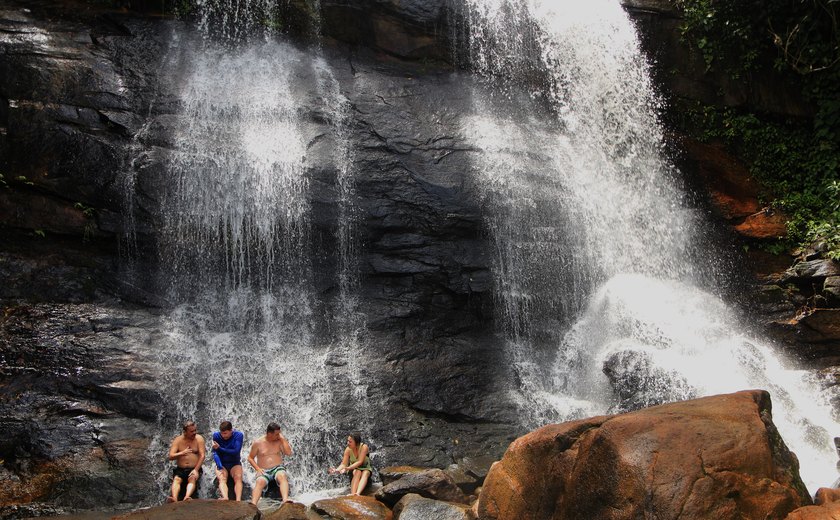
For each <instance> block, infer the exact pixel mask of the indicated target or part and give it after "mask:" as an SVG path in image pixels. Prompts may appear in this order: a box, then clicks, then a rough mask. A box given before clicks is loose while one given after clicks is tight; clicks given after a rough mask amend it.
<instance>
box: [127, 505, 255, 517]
mask: <svg viewBox="0 0 840 520" xmlns="http://www.w3.org/2000/svg"><path fill="white" fill-rule="evenodd" d="M184 518H200V519H201V520H259V518H260V511H259V509H257V506H255V505H253V504H251V503H249V502H231V501H227V500H191V501H189V502H177V503H174V504H165V505H162V506H158V507H152V508H150V509H142V510H140V511H134V512H132V513H128V514H125V515H121V516H117V517H114V519H115V520H179V519H184Z"/></svg>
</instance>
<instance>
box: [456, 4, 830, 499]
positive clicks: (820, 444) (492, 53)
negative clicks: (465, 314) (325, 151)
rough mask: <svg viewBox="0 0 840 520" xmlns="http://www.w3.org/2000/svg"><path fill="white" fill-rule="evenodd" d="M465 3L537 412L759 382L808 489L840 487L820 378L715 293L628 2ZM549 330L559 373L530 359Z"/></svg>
mask: <svg viewBox="0 0 840 520" xmlns="http://www.w3.org/2000/svg"><path fill="white" fill-rule="evenodd" d="M468 4H469V13H470V16H469V26H470V33H469V51H470V58H471V63H472V65H473V67H474V68H475V69H476V70H477V72H479V73H480V74H482V75H484V76H485V77H486V78H487V82H488V87H487V90H486V91H478V90H477V91H476V92H475V105H474V111H473V113H472V114H471V115H468V116H466V117H465V119H464V125H463V126H464V133H465V135H466V136H467V137H468V139H469V140H470V141H472V142H473V143H474V144H475V146H476V147H477V148H478V149H479V150H480V151H481V152H482V153H481V154H479V156H478V157H479V158H478V159H477V164H476V171H477V173H476V174H477V175H478V182H479V185H480V186H481V187H482V189H483V194H484V197H485V198H486V199H487V201H488V205H489V207H490V208H491V212H490V213H491V215H492V216H491V217H489V219H488V226H489V228H490V230H491V232H492V233H493V237H494V240H495V243H496V244H497V247H496V249H497V257H496V266H495V272H496V286H497V300H498V302H499V307H500V309H501V314H502V318H503V319H504V321H505V325H506V329H507V330H506V332H507V334H508V336H509V338H510V339H509V344H510V350H511V358H512V361H513V363H514V365H515V366H516V367H517V369H518V372H519V376H520V379H521V380H522V384H523V388H522V390H523V393H524V394H525V395H526V397H527V399H528V401H527V403H526V406H527V407H528V408H529V410H528V411H529V412H530V413H529V415H530V417H531V418H532V419H531V420H532V421H534V422H542V421H545V420H547V419H551V420H557V419H558V418H559V419H561V420H562V419H572V418H576V417H580V416H585V415H593V414H596V413H605V412H607V411H610V410H613V411H615V410H620V409H629V408H635V407H639V406H646V405H650V404H656V403H660V402H664V401H670V400H678V399H685V398H690V397H694V396H701V395H710V394H716V393H721V392H731V391H735V390H743V389H748V388H765V389H767V390H769V391H770V392H771V395H772V397H773V402H774V422H775V423H776V425H777V426H778V428H779V430H780V431H781V433H782V435H783V437H784V439H785V441H786V442H787V444H788V445H789V446H790V447H791V449H792V450H793V451H795V452H796V453H797V455H798V456H799V459H800V462H801V466H802V467H801V475H802V477H803V480H804V481H805V483H806V485H807V486H808V487H809V489H811V490H815V489H816V487H818V486H826V485H830V484H831V482H833V481H834V479H835V478H836V471H835V468H834V463H835V458H836V457H835V454H834V449H833V448H832V446H831V434H836V433H837V432H840V425H838V424H837V423H836V422H835V421H834V420H833V419H832V417H831V412H830V407H829V406H828V404H827V403H826V402H824V401H823V396H821V395H820V392H819V390H818V388H817V386H816V385H814V384H813V382H811V381H810V376H809V374H807V373H806V372H801V371H795V370H790V369H788V368H786V366H785V363H784V362H782V361H781V358H780V356H779V355H778V354H777V353H775V352H774V351H773V350H772V349H771V348H770V347H769V346H767V345H766V344H764V343H763V342H762V341H761V340H760V339H754V338H750V337H748V336H747V335H746V334H745V333H744V332H742V330H743V328H742V326H741V325H740V324H739V323H738V322H737V320H736V319H735V318H733V312H732V311H731V310H730V309H728V308H727V306H726V305H725V304H724V303H723V302H722V300H721V299H720V297H719V296H717V295H716V294H714V293H715V292H717V291H716V289H715V288H716V287H717V286H719V284H720V283H721V281H722V280H720V279H719V276H720V274H719V273H718V272H717V269H718V268H717V266H716V265H715V263H716V260H715V257H716V256H717V255H716V254H715V252H714V251H713V250H712V251H708V250H706V249H707V248H708V249H712V247H710V246H709V244H707V243H705V241H704V236H703V231H702V230H703V227H704V226H703V222H702V219H701V218H700V216H699V214H698V212H697V211H696V210H694V209H692V208H691V207H690V206H689V205H688V204H687V203H686V201H685V200H684V197H683V195H682V191H681V189H680V187H679V185H678V182H677V175H675V174H676V173H677V172H676V171H675V169H674V167H673V166H672V165H671V164H670V163H669V162H668V161H667V160H666V159H664V155H663V146H662V143H663V137H662V131H661V129H660V127H659V124H658V121H657V118H656V113H657V110H658V107H659V103H658V100H657V98H656V96H655V95H654V94H653V90H652V87H651V84H650V79H649V73H648V72H649V71H648V66H647V64H646V62H645V60H644V58H643V56H642V54H641V52H640V50H639V44H638V41H637V37H636V34H635V31H634V29H633V27H632V24H631V23H630V21H629V19H628V18H627V15H626V13H624V11H623V10H622V8H621V7H620V5H619V3H618V2H617V1H610V0H598V1H596V2H589V3H586V4H582V3H580V2H573V1H564V2H539V1H536V0H533V1H528V0H523V1H521V2H520V1H512V0H469V1H468ZM523 91H524V92H526V93H527V94H528V98H529V99H527V100H524V101H523V99H521V95H518V93H519V92H523ZM523 107H525V108H523ZM536 107H541V108H542V111H539V110H537V108H536ZM546 113H548V114H550V115H552V117H546ZM558 245H559V246H561V247H558ZM723 271H725V269H724V270H723ZM702 288H708V289H705V290H704V289H702ZM559 300H565V302H566V303H565V304H559V305H558V301H559ZM552 313H554V315H555V318H554V320H553V321H547V320H546V316H550V315H551V314H552ZM571 316H577V321H576V323H574V324H572V325H571V328H570V329H569V327H568V326H567V325H565V324H564V318H566V319H568V318H569V317H571ZM552 325H553V326H554V327H555V328H554V330H553V334H552V333H551V332H552V331H544V330H543V331H539V330H538V329H539V328H546V327H551V326H552ZM564 331H567V332H565V334H564ZM538 332H541V333H538ZM541 342H542V344H546V343H548V344H553V345H556V351H555V352H554V354H555V360H554V362H553V363H551V364H550V365H549V366H548V368H546V367H544V366H541V364H540V363H535V362H534V361H533V360H534V359H538V358H539V353H540V348H539V346H538V345H539V344H540V343H541ZM532 425H533V424H532Z"/></svg>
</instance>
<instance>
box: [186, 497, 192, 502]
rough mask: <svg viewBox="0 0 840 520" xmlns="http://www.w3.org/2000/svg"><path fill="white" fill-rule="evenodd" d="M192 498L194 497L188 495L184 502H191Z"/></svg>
mask: <svg viewBox="0 0 840 520" xmlns="http://www.w3.org/2000/svg"><path fill="white" fill-rule="evenodd" d="M190 500H192V497H187V498H185V499H184V502H189V501H190Z"/></svg>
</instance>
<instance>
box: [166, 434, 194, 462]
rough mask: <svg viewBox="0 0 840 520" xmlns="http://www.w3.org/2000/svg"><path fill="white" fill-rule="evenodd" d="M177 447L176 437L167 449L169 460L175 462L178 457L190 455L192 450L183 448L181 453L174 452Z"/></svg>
mask: <svg viewBox="0 0 840 520" xmlns="http://www.w3.org/2000/svg"><path fill="white" fill-rule="evenodd" d="M177 447H178V438H177V437H176V438H175V439H174V440H173V441H172V446H170V447H169V460H175V459H177V458H178V457H183V456H184V455H186V454H187V453H192V449H191V448H189V447H187V448H184V449H183V450H181V451H175V450H176V449H177Z"/></svg>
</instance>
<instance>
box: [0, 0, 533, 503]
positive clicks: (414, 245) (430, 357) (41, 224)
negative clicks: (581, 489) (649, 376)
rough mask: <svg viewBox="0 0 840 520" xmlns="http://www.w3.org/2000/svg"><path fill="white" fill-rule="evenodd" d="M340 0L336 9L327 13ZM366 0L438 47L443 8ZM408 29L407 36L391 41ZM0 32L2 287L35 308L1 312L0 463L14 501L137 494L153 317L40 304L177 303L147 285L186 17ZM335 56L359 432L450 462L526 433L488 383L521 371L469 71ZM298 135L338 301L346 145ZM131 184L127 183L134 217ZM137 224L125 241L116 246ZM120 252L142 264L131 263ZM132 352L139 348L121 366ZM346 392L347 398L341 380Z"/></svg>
mask: <svg viewBox="0 0 840 520" xmlns="http://www.w3.org/2000/svg"><path fill="white" fill-rule="evenodd" d="M339 4H340V3H338V2H336V3H335V4H329V5H326V6H325V9H326V12H327V17H329V16H332V15H330V14H329V13H330V10H331V9H339V10H340V9H341V7H340V5H339ZM376 5H377V9H379V11H377V12H378V13H380V14H379V15H377V17H373V19H372V20H373V21H372V22H370V23H374V24H376V27H377V28H376V31H377V32H376V34H377V36H376V38H377V40H376V41H377V42H378V43H376V46H379V47H380V48H379V50H383V49H386V50H387V49H391V50H387V52H389V53H391V54H394V55H401V54H400V53H405V54H406V55H411V56H419V55H420V54H422V53H425V52H427V50H429V49H434V48H435V46H436V45H438V43H439V42H438V43H429V44H428V45H431V47H429V46H428V45H427V43H424V42H426V41H427V40H426V39H427V38H428V34H430V32H429V31H432V29H430V25H429V24H432V23H436V22H435V21H439V20H440V19H441V18H440V16H445V15H444V14H442V13H443V11H441V10H440V8H439V7H440V6H437V7H436V5H437V4H435V3H434V2H429V3H423V2H415V3H414V4H411V5H410V6H408V7H409V8H408V10H407V11H405V12H406V13H407V14H405V15H402V14H399V15H398V14H397V11H401V12H402V11H403V10H404V9H403V8H400V9H397V8H395V7H394V6H393V5H392V4H391V3H390V2H377V3H376ZM403 7H405V6H403ZM333 12H337V11H333ZM395 20H396V21H395ZM327 23H331V22H329V21H327ZM366 23H367V22H366ZM403 26H411V27H413V29H412V31H414V32H411V31H409V33H407V34H409V40H405V41H397V40H396V38H397V36H396V35H397V34H398V33H399V31H400V30H401V29H400V27H403ZM439 29H440V26H437V28H435V29H434V30H435V31H436V30H439ZM0 31H3V33H4V34H8V35H10V36H9V37H8V38H3V39H0V170H2V172H3V173H4V175H5V178H6V179H7V180H9V182H8V187H5V186H0V226H2V232H0V301H2V302H4V303H5V304H6V305H17V304H23V306H22V307H15V308H14V309H15V310H13V311H12V312H11V314H10V315H9V316H8V317H7V319H6V321H4V322H3V323H4V327H5V328H4V332H3V334H4V335H5V336H4V338H6V340H7V343H5V344H4V345H3V347H2V348H3V351H2V352H3V356H4V358H3V359H4V363H6V364H5V365H3V367H4V368H3V370H4V371H6V375H5V376H4V378H3V379H2V392H0V399H2V401H0V403H2V407H3V411H4V412H5V413H4V414H3V415H2V417H4V419H2V421H3V422H2V426H3V427H4V428H6V429H7V431H9V432H11V435H10V436H9V440H8V442H6V441H0V458H3V459H4V467H5V468H6V469H7V470H8V471H10V472H11V473H12V474H13V475H17V476H19V478H21V482H23V481H25V482H27V483H31V484H32V485H34V486H35V487H33V488H32V489H29V490H26V491H25V492H23V491H22V490H21V489H18V488H15V489H14V490H12V491H10V492H9V494H8V495H7V496H5V497H4V499H3V501H5V503H10V501H13V500H12V497H15V496H16V497H18V498H15V499H14V500H23V501H35V502H37V503H50V504H52V506H51V507H63V506H71V505H72V506H73V507H77V508H84V507H87V506H88V505H90V506H94V505H107V504H115V503H121V502H129V503H130V502H137V501H139V500H141V499H145V498H148V497H149V496H150V493H151V492H152V491H153V490H151V489H150V486H152V483H153V480H154V479H153V478H152V477H151V476H149V475H150V472H151V469H150V466H155V464H151V465H150V464H149V461H147V460H145V458H144V457H145V450H146V446H148V443H149V441H150V438H151V435H152V430H153V429H154V427H155V426H154V424H155V418H156V417H157V410H158V408H159V406H161V403H160V398H159V396H158V395H157V393H156V391H155V389H154V385H153V383H152V382H153V381H154V377H155V376H154V374H155V372H156V370H157V369H156V367H155V363H156V360H155V359H156V358H155V356H154V355H153V351H154V348H155V345H156V336H155V334H156V333H157V332H156V331H157V330H158V327H159V324H158V322H157V321H156V318H154V317H152V313H145V311H142V310H136V309H134V308H132V307H131V306H129V305H127V304H121V303H111V304H109V305H107V306H104V307H103V306H100V305H90V304H85V305H81V306H78V305H55V304H51V305H46V306H32V305H28V304H29V303H32V302H38V301H46V302H74V303H84V302H91V301H95V302H101V301H106V300H110V299H111V298H113V296H114V295H116V296H118V297H120V298H122V299H124V300H127V301H132V302H135V303H138V304H145V305H154V306H155V307H156V308H158V307H163V308H164V310H161V311H160V313H161V314H163V313H165V312H166V310H165V309H166V308H167V306H168V305H171V304H170V303H169V302H166V301H165V299H164V298H162V297H161V296H160V294H161V291H160V290H161V288H160V287H156V286H155V284H154V283H152V281H154V280H155V279H156V276H155V273H156V272H157V266H156V262H157V258H156V251H155V250H154V245H155V243H156V237H157V233H158V232H159V231H160V224H161V219H160V205H161V198H162V197H163V195H164V194H165V193H166V190H167V189H168V187H169V185H168V184H166V180H167V176H168V171H167V168H166V164H167V160H168V157H169V155H170V154H171V152H172V148H173V146H174V144H173V136H172V126H173V122H174V121H175V114H176V113H177V111H178V109H179V106H178V101H177V95H176V92H175V90H176V88H178V85H179V83H178V82H177V81H176V79H178V78H176V76H177V75H178V70H179V68H178V67H177V66H175V65H173V63H175V64H176V65H177V61H178V59H181V58H180V57H179V53H180V52H181V51H182V50H183V49H180V48H179V47H178V45H179V43H180V44H183V42H184V41H185V40H186V38H187V37H186V36H185V34H186V32H188V31H187V29H186V27H185V25H184V24H183V23H182V22H178V21H172V20H158V19H152V18H144V17H138V16H134V15H128V14H119V13H114V12H108V11H101V10H97V8H95V7H90V8H88V9H82V10H71V9H68V8H67V7H66V6H64V5H63V4H60V3H54V2H50V1H38V2H18V1H16V0H0ZM181 31H183V33H181ZM383 31H384V32H383ZM381 34H385V35H386V36H385V37H383V38H384V39H380V37H379V36H378V35H381ZM182 37H183V39H181V38H182ZM367 42H368V40H364V41H362V42H361V43H363V44H365V45H367V44H368V43H367ZM406 42H408V43H406ZM418 42H419V43H418ZM398 45H403V46H404V47H401V49H403V50H399V49H397V47H396V46H398ZM412 46H416V48H417V49H421V51H417V52H420V54H417V52H415V51H414V50H412V48H414V47H412ZM422 49H426V50H422ZM429 52H433V53H434V52H438V51H434V50H431V51H429ZM186 59H189V56H187V57H186ZM324 59H325V60H326V61H327V62H328V64H329V66H330V67H331V69H332V70H333V71H334V73H335V75H336V78H337V81H338V82H339V83H340V85H341V91H342V93H343V94H345V95H346V96H347V98H348V101H349V103H350V105H351V113H352V121H351V124H350V131H351V136H350V139H351V142H352V146H353V147H354V149H356V150H359V153H358V155H357V157H356V159H355V161H354V164H353V168H354V171H355V172H356V173H355V178H356V185H355V201H354V202H355V205H356V208H357V210H358V211H357V213H356V217H357V225H356V229H357V231H358V243H359V257H358V266H359V274H360V284H359V287H360V290H359V297H360V301H361V304H360V308H362V309H364V311H365V317H364V321H365V325H366V333H367V337H366V338H365V342H364V346H363V347H362V348H361V351H360V352H358V355H359V356H361V357H362V358H363V359H365V360H366V363H365V366H364V369H363V370H364V373H363V374H362V377H363V378H364V380H365V382H366V383H367V384H368V393H367V395H366V399H367V400H368V401H369V402H371V403H375V406H376V407H377V409H378V410H379V419H380V420H378V421H377V423H376V424H373V425H371V431H369V432H366V433H367V434H368V435H370V436H371V437H375V438H376V439H377V445H376V446H374V457H375V459H376V460H378V461H387V462H386V463H388V464H400V463H414V464H424V465H429V466H438V467H446V466H448V465H449V464H451V463H452V462H457V461H458V460H460V459H461V458H463V457H465V456H475V455H479V454H485V453H489V454H492V455H493V456H498V455H499V454H501V452H502V451H503V450H504V447H505V446H506V445H507V444H508V442H509V441H510V440H511V439H512V438H514V437H515V435H516V434H518V433H520V432H518V431H517V430H516V426H515V425H516V424H517V420H516V414H515V410H514V407H513V406H512V405H511V403H509V402H507V401H506V400H505V399H501V398H499V397H498V389H499V388H500V387H504V386H505V385H506V384H507V382H508V381H511V380H512V379H513V378H512V377H511V376H510V374H509V372H508V368H507V366H508V365H507V364H506V363H504V362H503V359H502V356H503V349H502V348H500V339H499V338H498V337H497V336H496V335H495V334H494V325H493V321H494V310H493V301H492V280H491V276H490V267H489V265H490V253H489V252H490V248H489V246H488V241H487V236H486V233H485V232H484V226H483V218H484V217H483V215H482V212H481V208H480V207H479V205H478V203H477V202H476V200H477V197H476V196H475V193H474V186H472V183H471V181H470V178H469V176H468V175H467V172H468V171H469V170H470V167H471V166H470V157H469V154H470V153H471V150H469V149H468V147H467V146H466V145H465V143H464V142H463V139H462V138H461V137H460V124H461V123H460V120H459V114H460V113H461V112H462V111H463V110H465V109H467V108H468V107H469V103H470V96H471V88H472V87H473V86H474V83H473V80H471V79H470V78H469V77H468V76H466V75H460V74H456V73H452V72H451V70H449V69H448V68H447V69H434V68H433V67H430V66H429V65H428V64H426V63H423V64H412V63H398V62H390V63H387V64H386V63H383V62H381V61H378V60H377V59H376V56H375V55H374V54H372V53H370V52H368V51H365V50H363V49H361V50H360V49H355V50H347V49H345V48H344V47H329V46H327V47H326V48H325V50H324ZM167 60H171V61H172V63H169V62H167ZM180 79H183V78H180ZM308 96H309V97H304V98H302V99H301V102H300V105H301V107H307V110H309V112H307V114H306V115H305V116H304V118H305V119H306V120H307V121H309V123H310V125H311V128H312V129H313V132H314V133H313V135H318V134H319V130H320V131H321V133H324V132H325V131H326V126H327V124H326V123H325V116H324V114H322V113H319V111H318V110H319V109H318V108H317V107H320V106H322V105H323V100H319V99H317V92H310V93H309V94H308ZM327 133H328V132H327ZM308 144H309V151H308V157H309V158H311V164H310V168H309V169H308V174H309V175H311V180H312V183H311V185H312V193H311V203H312V207H313V211H312V214H313V222H312V228H313V229H312V236H313V258H315V259H316V260H314V262H315V266H314V269H315V271H316V273H315V274H314V276H313V278H315V279H317V280H318V284H319V285H318V287H317V290H318V292H319V294H321V295H322V296H323V298H324V300H325V301H326V300H329V299H330V298H332V297H334V295H335V293H336V284H337V280H336V276H335V273H336V266H335V263H336V257H337V252H336V244H335V236H336V227H337V225H338V222H337V219H338V214H337V211H336V209H335V208H336V206H337V205H336V197H337V194H336V193H335V190H334V188H333V185H334V181H335V175H336V173H335V169H334V167H333V165H332V164H333V162H332V160H331V158H330V156H331V154H332V153H333V152H334V149H331V148H330V146H329V140H328V139H321V140H318V139H313V142H311V143H308ZM126 173H132V174H136V179H127V178H126V177H125V175H126ZM18 177H20V178H21V179H22V180H17V179H18ZM128 181H131V182H134V186H135V188H136V190H135V192H134V198H133V200H131V207H132V208H133V210H131V211H129V210H127V209H126V194H125V183H126V182H128ZM129 184H130V182H129ZM127 215H131V216H132V217H133V222H131V223H128V222H126V220H125V218H126V216H127ZM129 228H130V229H132V230H133V231H134V236H133V238H134V240H133V241H132V242H131V243H129V244H126V243H122V244H119V243H118V239H119V237H120V236H121V235H122V234H123V233H124V232H125V231H126V230H127V229H129ZM7 230H8V231H9V232H8V233H7ZM36 231H37V232H39V233H36ZM119 245H122V246H125V247H124V249H123V252H124V253H125V252H127V253H129V255H128V256H121V255H120V252H119V249H120V247H118V246H119ZM129 257H130V258H131V260H132V262H133V263H132V273H131V274H130V275H129V274H127V273H126V272H125V271H124V270H122V269H123V267H125V266H126V265H127V259H128V258H129ZM100 314H102V315H103V317H97V316H99V315H100ZM146 314H148V316H147V315H146ZM109 316H110V317H109ZM113 316H117V317H119V318H118V319H117V318H113V319H114V320H116V321H112V318H111V317H113ZM100 320H101V322H100ZM316 328H318V329H319V330H327V329H328V328H329V327H327V326H326V324H325V323H319V324H318V325H317V326H316ZM325 334H329V331H327V332H325ZM45 352H49V353H50V355H49V356H45V355H44V353H45ZM150 352H151V353H152V354H150ZM133 356H139V357H140V358H142V362H139V365H137V364H136V363H135V362H134V361H132V362H129V359H133ZM137 366H139V367H141V368H130V367H137ZM42 372H43V373H42ZM44 374H46V375H44ZM36 376H37V377H36ZM50 385H51V386H50ZM334 391H335V392H336V394H337V395H351V393H350V391H349V389H348V388H343V387H342V386H341V384H336V388H335V389H334ZM335 422H336V424H337V425H339V427H340V428H344V429H346V430H347V431H351V430H355V429H357V428H358V427H359V425H358V424H357V410H356V409H355V405H354V403H353V402H352V400H347V402H346V403H341V404H339V405H337V412H336V417H335ZM155 467H158V466H155ZM132 471H133V472H134V476H133V477H132V478H130V479H127V478H126V477H125V476H126V475H127V474H128V473H129V472H132ZM38 475H41V476H43V478H44V479H45V480H39V479H38V478H36V476H38ZM140 475H142V476H140ZM129 481H130V482H132V484H131V485H129V484H128V482H129ZM137 482H141V484H139V485H137V484H136V483H137ZM91 490H96V493H92V492H91ZM21 497H22V498H21ZM3 501H0V502H3Z"/></svg>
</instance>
